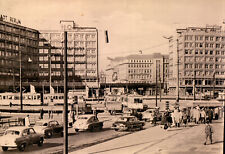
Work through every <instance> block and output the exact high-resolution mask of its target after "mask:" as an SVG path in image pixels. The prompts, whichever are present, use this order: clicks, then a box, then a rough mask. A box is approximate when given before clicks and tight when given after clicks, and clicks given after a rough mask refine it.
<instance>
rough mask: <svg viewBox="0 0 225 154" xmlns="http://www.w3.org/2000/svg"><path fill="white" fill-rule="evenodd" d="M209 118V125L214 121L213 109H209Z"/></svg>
mask: <svg viewBox="0 0 225 154" xmlns="http://www.w3.org/2000/svg"><path fill="white" fill-rule="evenodd" d="M208 114H209V115H208V116H209V123H212V120H213V110H212V109H209V111H208Z"/></svg>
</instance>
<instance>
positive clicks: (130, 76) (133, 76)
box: [129, 74, 152, 79]
mask: <svg viewBox="0 0 225 154" xmlns="http://www.w3.org/2000/svg"><path fill="white" fill-rule="evenodd" d="M151 78H152V76H151V75H133V74H131V75H129V79H151Z"/></svg>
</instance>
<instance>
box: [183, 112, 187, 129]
mask: <svg viewBox="0 0 225 154" xmlns="http://www.w3.org/2000/svg"><path fill="white" fill-rule="evenodd" d="M182 119H183V124H184V127H186V126H187V122H188V115H187V111H186V110H185V111H183V115H182Z"/></svg>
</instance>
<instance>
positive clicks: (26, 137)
mask: <svg viewBox="0 0 225 154" xmlns="http://www.w3.org/2000/svg"><path fill="white" fill-rule="evenodd" d="M43 141H44V137H43V135H41V134H38V133H36V132H35V130H34V129H33V128H31V127H26V126H18V127H11V128H9V129H7V130H6V131H5V133H4V135H3V136H1V137H0V146H1V147H2V150H3V151H7V150H8V148H18V149H19V151H24V150H25V148H26V147H27V146H28V145H32V144H37V145H38V146H42V145H43Z"/></svg>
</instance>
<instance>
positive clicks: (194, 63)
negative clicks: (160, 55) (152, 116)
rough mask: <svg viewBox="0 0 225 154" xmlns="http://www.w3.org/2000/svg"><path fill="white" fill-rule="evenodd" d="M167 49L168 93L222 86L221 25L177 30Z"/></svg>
mask: <svg viewBox="0 0 225 154" xmlns="http://www.w3.org/2000/svg"><path fill="white" fill-rule="evenodd" d="M169 50H170V57H169V63H170V69H169V70H170V73H169V80H170V84H169V89H170V93H171V94H175V95H177V94H178V93H179V94H180V95H201V94H204V93H209V92H213V91H214V92H216V91H221V90H224V89H225V33H224V31H223V30H222V27H221V26H216V25H214V26H206V27H188V28H185V29H177V34H176V35H175V36H174V37H172V38H171V39H170V49H169ZM178 64H179V65H178ZM172 68H174V69H172ZM178 83H179V84H178ZM177 89H179V92H178V90H177Z"/></svg>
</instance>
